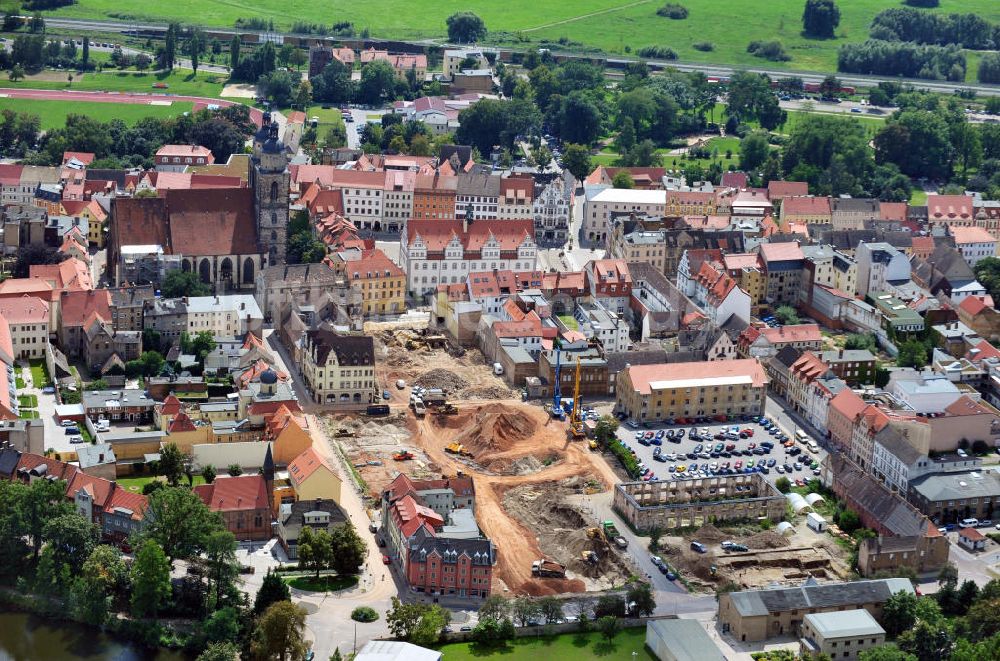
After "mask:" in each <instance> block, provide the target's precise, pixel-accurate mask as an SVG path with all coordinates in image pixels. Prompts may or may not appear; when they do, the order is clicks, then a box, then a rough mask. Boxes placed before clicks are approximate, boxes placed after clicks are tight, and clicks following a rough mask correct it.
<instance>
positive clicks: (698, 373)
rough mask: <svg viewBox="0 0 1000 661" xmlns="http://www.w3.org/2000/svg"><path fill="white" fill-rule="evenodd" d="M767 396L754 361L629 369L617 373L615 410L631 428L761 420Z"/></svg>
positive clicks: (764, 378) (763, 377)
mask: <svg viewBox="0 0 1000 661" xmlns="http://www.w3.org/2000/svg"><path fill="white" fill-rule="evenodd" d="M766 390H767V375H766V374H765V373H764V368H763V367H762V366H761V364H760V363H759V362H758V361H757V359H755V358H750V359H741V360H723V361H711V362H693V363H661V364H657V365H632V366H631V367H628V368H627V369H623V370H622V371H621V372H619V373H618V383H617V386H616V388H615V394H616V397H617V402H616V404H615V408H616V410H617V411H620V412H622V413H624V414H625V415H627V416H628V417H629V418H630V419H631V420H633V421H636V422H656V421H662V420H668V419H672V420H677V419H678V418H694V417H702V416H706V417H716V416H732V415H760V414H761V413H763V412H764V395H765V392H766Z"/></svg>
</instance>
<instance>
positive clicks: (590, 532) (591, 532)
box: [587, 528, 602, 539]
mask: <svg viewBox="0 0 1000 661" xmlns="http://www.w3.org/2000/svg"><path fill="white" fill-rule="evenodd" d="M587 538H588V539H601V538H602V535H601V529H600V528H587Z"/></svg>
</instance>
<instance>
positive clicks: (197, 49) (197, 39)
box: [188, 30, 205, 74]
mask: <svg viewBox="0 0 1000 661" xmlns="http://www.w3.org/2000/svg"><path fill="white" fill-rule="evenodd" d="M204 47H205V44H204V37H203V36H202V34H201V33H200V32H198V31H197V30H195V31H194V32H193V33H192V34H191V39H189V40H188V50H189V51H191V71H193V72H194V73H195V74H197V73H198V58H199V57H200V56H201V53H202V49H203V48H204Z"/></svg>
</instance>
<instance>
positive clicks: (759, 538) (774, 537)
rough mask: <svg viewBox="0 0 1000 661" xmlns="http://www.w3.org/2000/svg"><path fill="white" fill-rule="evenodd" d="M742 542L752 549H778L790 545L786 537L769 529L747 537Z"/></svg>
mask: <svg viewBox="0 0 1000 661" xmlns="http://www.w3.org/2000/svg"><path fill="white" fill-rule="evenodd" d="M743 543H744V544H746V546H747V548H749V549H754V550H760V549H780V548H784V547H786V546H791V542H789V541H788V539H786V538H785V537H783V536H781V535H779V534H778V533H776V532H772V531H770V530H765V531H764V532H759V533H757V534H756V535H753V536H752V537H748V538H747V539H746V541H744V542H743Z"/></svg>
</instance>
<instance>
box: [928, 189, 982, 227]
mask: <svg viewBox="0 0 1000 661" xmlns="http://www.w3.org/2000/svg"><path fill="white" fill-rule="evenodd" d="M927 221H928V222H929V223H930V224H931V226H932V227H933V226H935V225H946V226H948V227H973V226H975V223H976V215H975V210H974V209H973V198H972V197H971V196H968V195H928V196H927Z"/></svg>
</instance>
